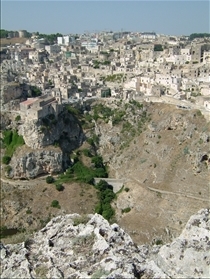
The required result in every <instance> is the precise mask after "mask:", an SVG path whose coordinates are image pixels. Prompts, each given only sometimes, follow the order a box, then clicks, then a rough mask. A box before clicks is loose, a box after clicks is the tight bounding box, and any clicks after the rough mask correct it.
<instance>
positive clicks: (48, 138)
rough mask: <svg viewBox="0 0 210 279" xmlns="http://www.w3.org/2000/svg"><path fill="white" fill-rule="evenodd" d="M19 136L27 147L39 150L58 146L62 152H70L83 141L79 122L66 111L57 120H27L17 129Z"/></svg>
mask: <svg viewBox="0 0 210 279" xmlns="http://www.w3.org/2000/svg"><path fill="white" fill-rule="evenodd" d="M19 134H21V135H22V136H23V138H24V141H25V143H26V145H27V146H29V147H31V148H33V149H40V148H43V147H46V146H49V145H54V144H59V145H60V146H61V148H62V150H65V151H71V150H73V149H75V148H77V147H78V146H79V145H80V144H81V143H82V141H83V137H84V135H83V132H82V129H81V127H80V125H79V121H78V120H77V118H76V117H74V115H72V114H71V113H69V112H68V111H63V112H62V113H61V114H60V115H59V116H58V118H57V119H56V118H55V117H50V116H49V117H48V118H45V119H39V120H38V121H36V120H27V119H26V121H25V122H24V125H21V126H20V127H19Z"/></svg>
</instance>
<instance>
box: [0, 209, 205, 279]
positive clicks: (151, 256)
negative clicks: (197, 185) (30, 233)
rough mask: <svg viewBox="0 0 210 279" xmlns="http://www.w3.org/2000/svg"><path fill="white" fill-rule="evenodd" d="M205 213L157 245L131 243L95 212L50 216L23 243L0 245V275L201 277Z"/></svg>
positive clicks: (126, 236)
mask: <svg viewBox="0 0 210 279" xmlns="http://www.w3.org/2000/svg"><path fill="white" fill-rule="evenodd" d="M208 217H209V210H207V209H204V210H201V211H199V212H198V214H197V215H195V216H192V217H191V218H190V220H189V222H188V223H187V225H186V227H185V229H184V231H183V232H182V234H181V235H180V237H178V238H177V239H175V240H174V241H173V242H172V243H171V244H168V245H164V246H162V247H161V248H159V246H153V247H149V246H145V245H144V246H136V245H135V244H134V243H133V241H132V239H131V238H130V236H129V235H128V234H126V233H125V232H124V231H123V230H122V229H121V228H120V227H119V226H118V225H117V224H113V225H110V224H109V223H108V222H107V221H106V220H105V219H103V217H102V216H100V215H97V214H95V215H88V216H87V217H82V216H80V215H78V214H72V215H65V216H60V217H56V218H54V219H52V220H51V221H50V222H49V223H48V224H47V226H46V227H45V228H43V229H42V230H41V231H40V232H38V233H36V234H35V235H34V237H33V238H31V239H28V240H27V241H25V242H24V243H20V244H15V245H6V246H4V245H3V244H2V245H1V247H0V248H1V278H40V277H44V278H100V277H103V278H207V277H209V264H210V256H209V250H210V241H209V227H210V222H209V219H208Z"/></svg>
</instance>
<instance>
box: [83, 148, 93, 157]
mask: <svg viewBox="0 0 210 279" xmlns="http://www.w3.org/2000/svg"><path fill="white" fill-rule="evenodd" d="M82 152H83V154H84V155H85V156H86V157H92V156H93V155H92V154H91V152H90V150H89V149H83V150H82Z"/></svg>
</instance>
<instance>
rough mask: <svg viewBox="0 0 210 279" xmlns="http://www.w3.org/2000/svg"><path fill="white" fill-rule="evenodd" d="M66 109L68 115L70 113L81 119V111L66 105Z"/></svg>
mask: <svg viewBox="0 0 210 279" xmlns="http://www.w3.org/2000/svg"><path fill="white" fill-rule="evenodd" d="M66 108H67V110H68V112H69V113H71V114H73V115H75V116H77V117H81V111H80V110H79V109H77V108H75V107H72V106H70V105H67V106H66Z"/></svg>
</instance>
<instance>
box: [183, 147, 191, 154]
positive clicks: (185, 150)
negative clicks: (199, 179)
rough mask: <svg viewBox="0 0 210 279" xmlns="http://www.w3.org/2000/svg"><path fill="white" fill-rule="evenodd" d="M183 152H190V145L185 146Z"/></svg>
mask: <svg viewBox="0 0 210 279" xmlns="http://www.w3.org/2000/svg"><path fill="white" fill-rule="evenodd" d="M183 153H184V155H187V154H190V152H189V148H188V146H185V148H184V150H183Z"/></svg>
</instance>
